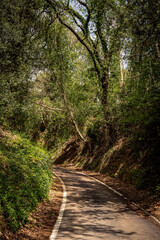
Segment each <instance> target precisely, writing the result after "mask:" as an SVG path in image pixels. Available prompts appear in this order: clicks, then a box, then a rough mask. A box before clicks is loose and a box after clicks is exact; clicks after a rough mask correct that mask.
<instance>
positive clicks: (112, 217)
mask: <svg viewBox="0 0 160 240" xmlns="http://www.w3.org/2000/svg"><path fill="white" fill-rule="evenodd" d="M54 171H55V172H56V174H57V175H58V176H59V177H60V178H61V179H62V180H63V182H64V183H65V185H66V189H67V195H68V196H67V202H66V208H65V210H64V214H63V219H62V223H61V225H60V228H59V231H58V232H57V237H56V240H62V239H63V240H101V239H104V240H125V239H127V240H160V229H159V228H157V227H156V226H155V225H153V224H152V223H150V222H148V221H147V220H146V219H143V218H141V217H140V216H139V215H137V214H136V213H135V212H133V211H132V210H131V209H130V208H129V207H128V206H127V204H126V202H125V200H124V199H123V198H122V197H121V196H118V195H117V194H116V193H114V192H112V191H111V190H110V189H107V187H106V186H104V185H102V184H101V183H99V182H97V181H96V180H95V179H93V178H90V177H88V176H85V175H82V174H80V173H77V172H75V171H73V170H69V169H65V168H55V169H54ZM54 239H55V238H54ZM52 240H53V239H52Z"/></svg>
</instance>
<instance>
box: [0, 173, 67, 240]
mask: <svg viewBox="0 0 160 240" xmlns="http://www.w3.org/2000/svg"><path fill="white" fill-rule="evenodd" d="M54 178H55V180H54V184H53V187H52V188H51V190H50V194H49V200H44V202H42V203H40V204H39V205H38V207H37V209H36V211H35V212H33V213H32V214H31V217H30V219H29V221H28V223H27V224H26V226H25V227H23V228H22V229H20V230H18V232H17V233H13V232H11V231H9V230H5V231H4V232H0V239H1V240H11V239H12V240H36V239H38V240H45V239H46V240H48V239H49V237H50V235H51V233H52V230H53V226H54V224H55V222H56V219H57V216H58V214H59V209H60V206H61V202H62V192H63V189H62V185H61V182H60V180H59V179H58V178H57V177H54Z"/></svg>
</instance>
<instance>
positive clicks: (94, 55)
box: [47, 0, 123, 120]
mask: <svg viewBox="0 0 160 240" xmlns="http://www.w3.org/2000/svg"><path fill="white" fill-rule="evenodd" d="M47 2H48V4H49V6H51V7H52V8H53V10H54V12H55V14H56V17H57V18H58V20H59V22H60V23H61V24H62V25H63V26H65V27H66V28H67V29H68V30H69V31H70V32H72V33H73V34H74V35H75V36H76V38H77V39H78V41H79V42H80V43H81V44H82V45H83V46H84V47H85V48H86V50H87V51H88V53H89V55H90V57H91V59H92V62H93V65H94V70H95V72H96V73H97V77H98V81H99V83H100V84H101V89H102V94H101V102H102V106H103V111H104V115H105V117H106V120H108V112H109V111H108V84H109V72H110V62H111V59H112V55H113V52H114V51H116V49H118V47H119V43H120V36H121V27H122V23H123V6H122V5H121V4H120V2H116V1H107V0H103V1H100V2H98V1H95V0H90V1H81V0H76V1H75V0H72V1H54V0H47Z"/></svg>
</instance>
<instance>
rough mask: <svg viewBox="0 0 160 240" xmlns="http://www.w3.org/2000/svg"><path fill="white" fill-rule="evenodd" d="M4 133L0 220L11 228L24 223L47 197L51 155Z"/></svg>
mask: <svg viewBox="0 0 160 240" xmlns="http://www.w3.org/2000/svg"><path fill="white" fill-rule="evenodd" d="M6 135H7V136H0V214H1V216H2V218H1V220H0V221H1V227H2V226H3V227H6V226H7V225H8V227H9V228H11V229H12V230H13V231H15V230H17V229H18V228H20V227H21V226H23V225H24V224H25V223H26V222H27V219H28V217H29V215H30V212H31V211H33V210H34V209H35V208H36V206H37V204H38V203H39V202H40V201H43V199H44V198H47V197H48V191H49V188H50V184H51V182H52V174H51V158H50V156H49V155H48V153H46V152H45V151H44V150H43V149H42V148H41V147H39V146H37V145H34V144H33V143H31V142H30V141H29V140H27V139H25V138H23V137H21V136H19V135H11V134H10V133H7V134H6ZM3 227H2V228H3ZM1 230H3V229H1Z"/></svg>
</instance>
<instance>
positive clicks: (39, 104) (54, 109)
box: [31, 101, 64, 112]
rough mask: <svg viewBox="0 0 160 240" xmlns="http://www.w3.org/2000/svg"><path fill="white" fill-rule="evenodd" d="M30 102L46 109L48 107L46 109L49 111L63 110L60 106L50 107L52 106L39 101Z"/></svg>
mask: <svg viewBox="0 0 160 240" xmlns="http://www.w3.org/2000/svg"><path fill="white" fill-rule="evenodd" d="M31 103H33V104H35V105H38V106H40V107H43V108H46V109H48V110H50V111H52V112H55V111H63V112H64V110H63V109H61V108H52V107H49V106H47V105H45V104H43V103H41V102H34V101H31Z"/></svg>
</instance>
